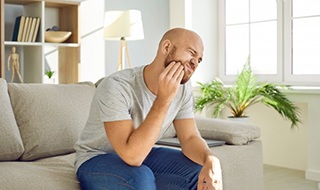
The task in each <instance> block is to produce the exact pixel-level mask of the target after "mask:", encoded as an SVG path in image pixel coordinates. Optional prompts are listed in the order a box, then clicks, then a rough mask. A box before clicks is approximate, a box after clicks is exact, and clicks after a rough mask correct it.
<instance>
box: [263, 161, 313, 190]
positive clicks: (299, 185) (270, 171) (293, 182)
mask: <svg viewBox="0 0 320 190" xmlns="http://www.w3.org/2000/svg"><path fill="white" fill-rule="evenodd" d="M264 190H318V182H315V181H310V180H306V179H305V178H304V171H299V170H292V169H287V168H280V167H275V166H269V165H265V166H264Z"/></svg>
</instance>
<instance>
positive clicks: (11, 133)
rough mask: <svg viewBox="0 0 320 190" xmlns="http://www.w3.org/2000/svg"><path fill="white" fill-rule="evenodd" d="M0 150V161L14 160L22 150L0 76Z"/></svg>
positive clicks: (5, 87) (20, 140)
mask: <svg viewBox="0 0 320 190" xmlns="http://www.w3.org/2000/svg"><path fill="white" fill-rule="evenodd" d="M0 150H1V151H0V161H4V160H16V159H18V158H19V157H20V156H21V155H22V153H23V152H24V147H23V144H22V139H21V137H20V132H19V130H18V126H17V123H16V120H15V118H14V114H13V111H12V107H11V102H10V99H9V95H8V88H7V82H6V81H5V80H3V79H2V78H0Z"/></svg>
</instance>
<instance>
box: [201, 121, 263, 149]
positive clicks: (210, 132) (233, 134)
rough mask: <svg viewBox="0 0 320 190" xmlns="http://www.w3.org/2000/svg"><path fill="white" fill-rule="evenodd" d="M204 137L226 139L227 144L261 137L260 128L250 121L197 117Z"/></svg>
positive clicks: (236, 143)
mask: <svg viewBox="0 0 320 190" xmlns="http://www.w3.org/2000/svg"><path fill="white" fill-rule="evenodd" d="M195 120H196V123H197V126H198V129H199V132H200V134H201V136H202V137H203V138H208V139H216V140H223V141H226V143H227V144H233V145H244V144H247V143H249V142H250V141H252V140H254V139H257V138H260V128H259V127H258V126H255V125H253V124H250V123H244V122H235V121H229V120H223V119H216V118H205V117H196V118H195Z"/></svg>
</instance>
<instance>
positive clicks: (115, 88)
mask: <svg viewBox="0 0 320 190" xmlns="http://www.w3.org/2000/svg"><path fill="white" fill-rule="evenodd" d="M143 69H144V66H141V67H136V68H132V69H126V70H123V71H121V72H117V73H115V74H113V75H110V76H109V77H106V78H104V79H103V80H102V81H101V83H100V84H99V85H98V87H97V90H96V93H95V95H94V97H93V99H92V103H91V108H90V114H89V118H88V121H87V123H86V126H85V127H84V129H83V131H82V134H81V137H80V139H79V140H78V142H77V143H76V145H75V149H76V160H75V168H76V170H78V168H79V166H80V165H81V164H82V163H84V162H85V161H86V160H88V159H90V158H92V157H94V156H97V155H99V154H106V153H109V152H114V150H113V148H112V146H111V144H110V143H109V140H108V138H107V135H106V132H105V129H104V124H103V122H105V121H118V120H129V119H132V120H133V122H134V127H135V128H137V127H139V125H140V124H141V123H142V122H143V121H144V119H145V118H146V116H147V114H148V112H149V110H150V108H151V107H152V105H153V102H154V100H155V98H156V96H155V95H154V94H153V93H152V92H151V91H150V90H149V89H148V88H147V86H146V84H145V82H144V78H143ZM193 104H194V100H193V94H192V87H191V83H190V82H188V83H186V84H184V85H181V86H180V88H179V91H178V93H177V95H176V97H175V98H174V100H173V101H172V103H171V105H170V108H169V110H168V113H167V116H166V119H165V121H164V124H163V127H162V130H161V133H160V135H159V139H160V138H161V137H162V135H163V134H164V132H165V131H166V130H167V129H168V128H169V127H170V125H171V124H172V122H173V120H175V119H184V118H194V114H193Z"/></svg>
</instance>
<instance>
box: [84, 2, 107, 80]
mask: <svg viewBox="0 0 320 190" xmlns="http://www.w3.org/2000/svg"><path fill="white" fill-rule="evenodd" d="M103 19H104V1H101V0H88V1H84V2H82V3H81V5H80V31H81V49H80V51H81V58H80V63H81V64H80V81H91V82H96V81H97V80H98V79H100V78H101V77H104V76H105V75H106V74H105V67H106V66H105V44H104V39H103V35H102V34H103V21H104V20H103Z"/></svg>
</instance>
